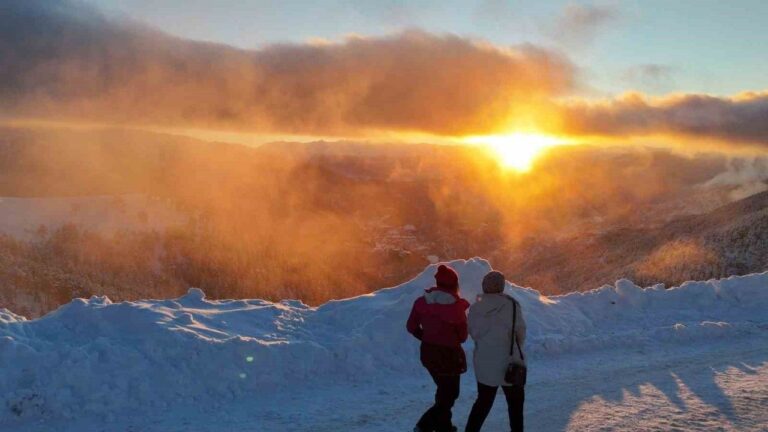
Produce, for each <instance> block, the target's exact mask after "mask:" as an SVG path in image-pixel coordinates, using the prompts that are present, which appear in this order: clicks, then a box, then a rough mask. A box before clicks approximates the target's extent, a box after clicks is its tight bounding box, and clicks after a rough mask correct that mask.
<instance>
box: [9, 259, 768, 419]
mask: <svg viewBox="0 0 768 432" xmlns="http://www.w3.org/2000/svg"><path fill="white" fill-rule="evenodd" d="M450 265H451V266H452V267H453V268H455V269H456V270H457V271H458V273H459V275H460V284H461V286H462V295H463V296H464V297H466V298H467V299H469V300H470V301H473V300H474V299H475V297H476V295H477V294H478V293H479V287H480V281H481V279H482V277H483V275H485V273H486V272H488V271H489V270H490V265H489V264H488V262H487V261H485V260H482V259H478V258H474V259H471V260H468V261H464V260H459V261H453V262H451V263H450ZM435 268H436V266H435V265H431V266H429V267H427V268H426V269H425V270H424V272H423V273H421V274H420V275H419V276H417V277H416V278H414V279H413V280H411V281H409V282H407V283H405V284H402V285H400V286H398V287H395V288H388V289H383V290H380V291H377V292H375V293H372V294H368V295H363V296H359V297H355V298H351V299H346V300H341V301H332V302H329V303H327V304H324V305H322V306H320V307H318V308H311V307H308V306H306V305H304V304H302V303H301V302H299V301H294V300H290V301H282V302H278V303H272V302H267V301H263V300H223V301H211V300H206V299H205V295H204V294H203V292H202V291H200V290H198V289H191V290H190V291H189V293H188V294H187V295H185V296H183V297H180V298H178V299H174V300H147V301H137V302H124V303H114V304H113V303H112V302H111V301H110V300H109V299H107V298H105V297H93V298H91V299H90V300H84V299H76V300H74V301H72V302H71V303H69V304H67V305H65V306H62V307H61V308H59V309H58V310H56V311H54V312H52V313H50V314H48V315H46V316H44V317H42V318H40V319H36V320H26V319H25V318H23V317H20V316H18V315H15V314H13V313H12V312H10V311H7V310H0V365H2V373H0V397H2V398H3V400H2V405H1V406H0V423H2V422H4V421H8V420H10V419H13V418H16V417H22V418H24V417H31V418H32V417H33V418H37V417H39V416H41V415H42V416H54V417H63V418H73V417H77V416H81V415H84V414H88V415H104V416H106V417H107V419H108V416H111V415H119V413H120V412H122V411H124V410H135V409H138V408H150V407H152V408H164V407H166V406H168V405H169V404H176V403H191V404H195V405H200V406H203V407H207V408H210V409H215V407H216V406H218V405H219V404H222V403H226V401H228V400H231V399H233V398H238V397H244V396H247V395H248V394H254V392H256V393H263V392H269V391H274V390H275V389H276V388H278V387H283V386H285V384H286V383H289V382H298V383H307V382H317V383H322V382H324V381H325V380H352V381H355V380H366V381H370V380H372V379H377V378H386V377H387V376H391V374H392V373H398V374H409V373H419V364H418V355H417V349H418V344H417V342H416V341H415V340H413V339H412V338H410V337H409V336H408V335H407V333H406V332H405V329H404V325H405V320H406V317H407V315H408V312H409V310H410V307H411V304H412V303H413V301H414V300H415V299H416V298H417V297H418V296H419V295H420V294H421V292H422V290H423V289H424V288H426V287H429V286H430V285H431V283H432V282H433V276H432V275H433V274H434V272H435ZM506 289H507V291H508V292H509V293H510V294H512V295H514V296H515V297H516V298H517V299H519V300H520V302H521V303H522V304H523V309H524V311H525V315H526V320H527V322H528V329H529V330H528V331H529V333H528V334H529V338H528V343H527V348H526V351H527V353H528V355H529V357H530V358H531V359H533V360H534V361H535V360H536V359H537V358H541V357H543V356H557V355H562V354H569V353H574V352H578V351H582V350H596V349H609V348H615V347H617V346H627V345H638V344H642V345H647V344H664V343H679V342H681V341H691V340H696V339H706V338H718V337H724V336H729V337H732V336H735V335H738V334H739V333H751V332H756V331H765V329H766V328H768V315H767V314H765V310H766V308H768V273H763V274H754V275H749V276H743V277H731V278H728V279H722V280H712V281H707V282H688V283H685V284H683V285H682V286H680V287H677V288H672V289H669V290H665V289H663V287H651V288H646V289H642V288H639V287H637V286H635V285H634V284H632V283H631V282H630V281H627V280H620V281H618V282H617V283H616V284H615V286H604V287H602V288H600V289H597V290H593V291H589V292H585V293H573V294H568V295H564V296H556V297H543V296H541V295H540V294H539V293H538V292H537V291H535V290H532V289H528V288H521V287H518V286H515V285H512V284H509V283H508V284H507V288H506ZM470 348H471V345H470V344H468V345H467V349H470Z"/></svg>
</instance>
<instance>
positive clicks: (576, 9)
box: [545, 3, 621, 46]
mask: <svg viewBox="0 0 768 432" xmlns="http://www.w3.org/2000/svg"><path fill="white" fill-rule="evenodd" d="M620 16H621V14H620V12H619V9H618V8H617V7H616V6H613V5H599V6H598V5H585V4H575V3H571V4H568V5H567V6H566V7H565V8H564V9H563V11H562V12H561V13H560V15H558V16H557V17H556V18H555V19H554V21H552V22H551V23H548V24H547V25H545V32H546V33H547V34H549V35H550V36H551V37H552V38H554V39H555V40H557V41H559V42H561V43H563V44H565V45H569V46H574V45H584V44H588V43H590V42H592V40H594V38H595V36H597V33H598V32H599V31H600V30H602V29H604V28H605V27H606V26H607V25H608V24H610V23H612V22H614V21H616V20H617V19H618V18H619V17H620Z"/></svg>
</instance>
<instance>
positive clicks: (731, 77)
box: [90, 0, 768, 95]
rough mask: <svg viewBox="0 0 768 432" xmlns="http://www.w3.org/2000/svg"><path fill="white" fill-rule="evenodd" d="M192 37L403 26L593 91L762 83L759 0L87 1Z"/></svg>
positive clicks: (694, 89) (262, 38) (296, 36)
mask: <svg viewBox="0 0 768 432" xmlns="http://www.w3.org/2000/svg"><path fill="white" fill-rule="evenodd" d="M90 2H92V3H95V4H97V5H99V6H100V7H101V8H102V9H104V10H107V11H110V12H112V13H118V14H124V15H128V16H131V17H134V18H137V19H139V20H141V21H145V22H148V23H150V24H153V25H155V26H157V27H159V28H161V29H163V30H165V31H167V32H170V33H172V34H176V35H179V36H184V37H188V38H193V39H200V40H208V41H216V42H222V43H226V44H231V45H236V46H239V47H243V48H258V47H260V46H263V45H266V44H271V43H276V42H304V41H307V40H311V39H314V38H323V39H330V40H339V39H341V38H343V37H344V35H347V34H351V33H355V34H361V35H381V34H387V33H392V32H395V31H398V30H401V29H403V28H420V29H423V30H427V31H430V32H450V33H456V34H459V35H462V36H471V37H475V38H480V39H485V40H488V41H491V42H493V43H494V44H501V45H504V44H517V43H524V42H532V43H535V44H537V45H544V46H548V47H552V48H555V49H558V50H561V51H563V52H565V53H567V54H568V56H569V58H571V59H572V60H573V61H574V62H575V63H576V64H577V65H578V66H579V67H580V68H581V73H582V76H583V78H584V81H585V82H586V83H587V84H588V85H589V86H591V88H592V89H591V91H592V92H594V93H595V94H598V95H602V94H604V93H607V94H616V93H621V92H623V91H626V90H629V89H635V90H640V91H643V92H644V93H648V94H667V93H672V92H686V93H709V94H716V95H733V94H735V93H738V92H741V91H747V90H760V89H766V88H768V56H766V55H765V50H766V47H768V31H766V30H765V19H766V18H768V2H767V1H762V0H740V1H722V0H720V1H715V0H644V1H624V2H619V1H613V2H605V1H604V2H575V1H564V0H551V1H541V0H538V1H537V0H510V1H503V0H434V1H433V0H424V1H418V2H416V1H414V2H407V1H405V0H332V1H331V0H329V1H296V0H283V1H280V2H273V1H264V0H250V1H249V0H217V1H209V0H162V1H157V0H90Z"/></svg>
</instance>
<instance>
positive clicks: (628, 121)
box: [562, 93, 768, 145]
mask: <svg viewBox="0 0 768 432" xmlns="http://www.w3.org/2000/svg"><path fill="white" fill-rule="evenodd" d="M562 118H563V122H564V124H565V130H566V131H567V132H568V133H576V134H591V135H611V136H636V135H650V134H669V135H682V136H688V137H695V138H708V139H717V140H719V141H725V142H739V143H754V144H761V145H768V93H745V94H742V95H739V96H737V97H732V98H727V97H715V96H707V95H679V96H670V97H666V98H660V99H649V98H647V97H644V96H642V95H640V94H636V93H632V94H627V95H625V96H624V97H621V98H618V99H616V100H613V101H610V102H607V103H600V104H586V103H574V104H570V105H568V106H567V107H566V108H565V109H564V112H563V113H562Z"/></svg>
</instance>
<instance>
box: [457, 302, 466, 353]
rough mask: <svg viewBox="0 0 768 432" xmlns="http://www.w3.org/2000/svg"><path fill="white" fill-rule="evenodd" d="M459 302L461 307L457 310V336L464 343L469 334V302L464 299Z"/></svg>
mask: <svg viewBox="0 0 768 432" xmlns="http://www.w3.org/2000/svg"><path fill="white" fill-rule="evenodd" d="M459 302H460V303H459V308H458V310H457V311H456V314H457V315H458V316H457V317H456V318H457V319H456V324H455V326H456V337H457V338H458V339H459V342H460V343H464V341H466V340H467V336H469V329H468V324H467V308H469V303H467V301H466V300H464V299H460V300H459Z"/></svg>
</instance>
